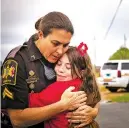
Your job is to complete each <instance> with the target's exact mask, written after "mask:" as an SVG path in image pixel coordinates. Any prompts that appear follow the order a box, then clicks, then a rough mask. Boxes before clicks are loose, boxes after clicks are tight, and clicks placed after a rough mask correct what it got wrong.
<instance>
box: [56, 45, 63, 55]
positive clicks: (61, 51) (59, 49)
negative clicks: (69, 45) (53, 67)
mask: <svg viewBox="0 0 129 128" xmlns="http://www.w3.org/2000/svg"><path fill="white" fill-rule="evenodd" d="M63 50H64V49H63V45H61V46H59V47H58V49H57V53H58V54H59V55H62V54H63Z"/></svg>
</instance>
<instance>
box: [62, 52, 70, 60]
mask: <svg viewBox="0 0 129 128" xmlns="http://www.w3.org/2000/svg"><path fill="white" fill-rule="evenodd" d="M60 60H61V61H63V62H69V59H68V56H67V54H66V53H65V54H64V55H63V56H62V57H61V58H60Z"/></svg>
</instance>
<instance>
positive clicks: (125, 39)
mask: <svg viewBox="0 0 129 128" xmlns="http://www.w3.org/2000/svg"><path fill="white" fill-rule="evenodd" d="M126 41H127V38H126V35H125V34H124V47H125V48H126Z"/></svg>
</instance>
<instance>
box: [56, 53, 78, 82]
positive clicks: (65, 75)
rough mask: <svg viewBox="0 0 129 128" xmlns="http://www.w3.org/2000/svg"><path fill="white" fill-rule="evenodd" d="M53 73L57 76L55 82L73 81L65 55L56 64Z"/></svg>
mask: <svg viewBox="0 0 129 128" xmlns="http://www.w3.org/2000/svg"><path fill="white" fill-rule="evenodd" d="M55 72H56V75H57V81H69V80H72V79H73V78H72V73H71V64H70V62H69V59H68V56H67V55H66V54H64V55H63V56H62V57H61V59H60V60H59V61H58V63H57V64H56V66H55ZM74 77H75V76H74Z"/></svg>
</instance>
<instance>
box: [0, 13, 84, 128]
mask: <svg viewBox="0 0 129 128" xmlns="http://www.w3.org/2000/svg"><path fill="white" fill-rule="evenodd" d="M35 27H36V29H38V33H37V34H36V35H34V36H32V37H31V38H30V39H29V40H28V42H25V43H24V44H23V45H22V46H19V47H16V48H14V49H13V50H11V52H10V53H9V54H8V55H7V57H6V59H5V61H4V63H3V65H2V87H1V90H2V93H1V97H2V108H4V109H6V110H7V112H8V115H9V117H10V119H11V122H12V124H13V126H14V127H28V126H32V125H34V126H32V127H34V128H36V127H38V128H39V127H43V124H42V123H40V122H42V121H44V120H46V119H49V118H50V117H52V116H54V115H56V114H58V113H60V112H62V111H65V110H71V109H75V108H77V107H79V105H81V103H80V101H82V100H80V99H82V98H84V99H86V98H85V97H86V96H85V93H84V92H81V91H80V92H76V93H75V92H71V91H72V89H73V88H72V87H71V88H69V89H67V90H66V91H65V92H64V93H63V95H62V98H61V100H60V101H59V102H57V103H54V104H52V105H49V106H45V107H40V108H28V93H33V92H40V91H41V90H43V89H44V88H46V87H47V86H48V85H49V84H51V83H52V82H54V81H55V79H56V77H55V72H54V70H53V69H54V64H55V63H56V62H57V61H58V59H59V58H60V57H61V56H62V55H63V54H64V53H65V52H66V51H67V49H68V46H69V43H70V39H71V37H72V35H73V33H74V30H73V26H72V23H71V21H70V20H69V18H68V17H67V16H66V15H64V14H63V13H60V12H50V13H48V14H47V15H45V16H44V17H42V18H40V19H39V20H38V21H37V22H36V24H35ZM69 95H70V97H69ZM75 97H76V98H75ZM35 124H37V125H35Z"/></svg>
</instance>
